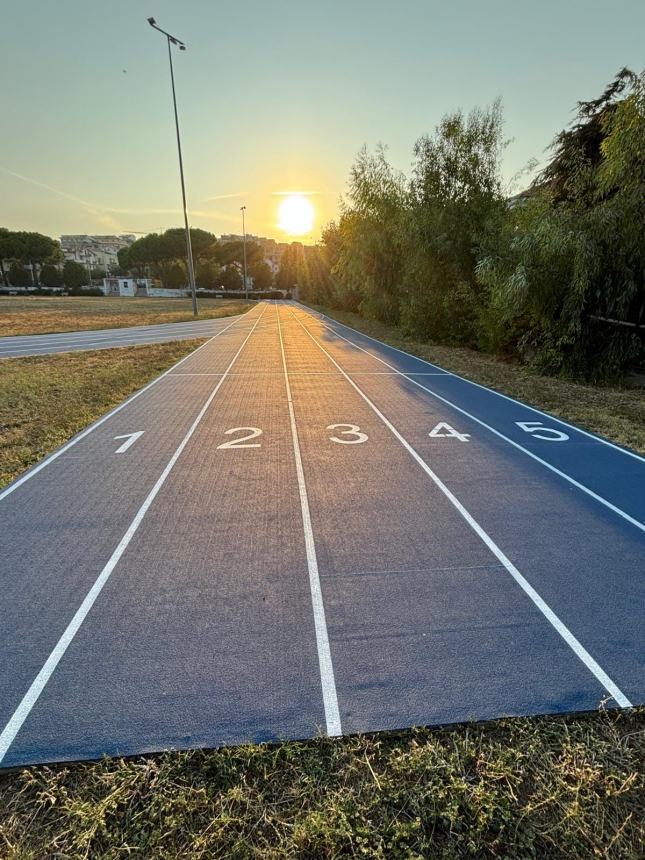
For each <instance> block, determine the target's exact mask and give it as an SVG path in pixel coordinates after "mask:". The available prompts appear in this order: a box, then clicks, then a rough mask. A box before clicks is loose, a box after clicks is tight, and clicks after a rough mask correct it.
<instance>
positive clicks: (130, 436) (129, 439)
mask: <svg viewBox="0 0 645 860" xmlns="http://www.w3.org/2000/svg"><path fill="white" fill-rule="evenodd" d="M145 432H146V431H145V430H139V431H138V432H137V433H124V434H123V436H115V437H114V438H115V439H125V442H124V443H123V445H119V447H118V448H117V449H116V451H115V452H114V453H115V454H124V453H125V452H126V451H127V450H128V448H129V447H130V445H134V443H135V442H136V441H137V439H138V438H139V436H143V434H144V433H145Z"/></svg>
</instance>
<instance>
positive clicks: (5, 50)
mask: <svg viewBox="0 0 645 860" xmlns="http://www.w3.org/2000/svg"><path fill="white" fill-rule="evenodd" d="M2 8H3V11H2V19H3V25H2V29H3V44H2V48H1V49H0V80H1V81H2V82H3V84H2V88H1V90H0V106H1V108H0V116H1V117H2V129H1V133H0V225H1V226H5V227H8V228H10V229H14V230H37V231H39V232H43V233H46V234H48V235H50V236H54V237H58V236H60V235H61V234H64V233H115V232H116V233H120V232H135V233H147V232H151V231H159V230H162V229H164V230H165V229H167V228H168V227H172V226H178V225H180V224H181V223H182V215H181V191H180V186H179V175H178V168H177V150H176V141H175V133H174V123H173V115H172V101H171V91H170V79H169V71H168V56H167V48H166V43H165V39H163V37H162V36H161V35H160V34H159V33H156V32H154V31H153V30H152V29H151V28H150V27H149V26H148V24H147V22H146V18H147V17H149V16H151V15H152V16H154V17H155V18H156V20H157V23H158V24H159V25H160V26H161V27H163V28H164V29H166V30H169V31H170V32H171V33H173V34H175V35H176V36H178V37H179V38H180V39H182V40H183V41H185V42H186V44H187V46H188V50H187V51H186V52H181V53H180V52H175V54H174V63H175V79H176V86H177V97H178V105H179V118H180V124H181V131H182V143H183V149H184V165H185V174H186V188H187V196H188V205H189V210H190V216H189V217H190V221H191V224H192V226H194V227H200V228H202V229H205V230H210V231H212V232H214V233H216V234H217V235H219V234H221V233H241V227H242V224H241V212H240V206H242V205H245V206H246V207H247V208H246V229H247V231H248V232H249V233H252V234H255V235H261V236H270V237H273V238H276V239H279V240H287V239H289V238H292V237H289V236H287V234H286V233H285V232H284V231H283V230H281V229H280V227H279V226H278V224H279V218H278V212H277V209H278V206H279V204H280V203H281V202H282V201H283V199H284V197H282V196H281V193H282V192H285V191H287V192H307V194H308V195H309V200H310V201H311V203H312V205H313V207H314V212H315V221H314V225H313V228H312V229H311V232H310V234H309V235H306V236H303V237H302V239H303V240H304V241H310V240H311V241H315V240H317V239H318V237H319V235H320V229H321V227H323V226H324V225H325V224H326V223H327V222H328V221H330V220H331V219H333V218H334V217H335V216H336V215H337V211H338V204H339V199H340V196H341V194H343V193H344V191H345V188H346V182H347V177H348V175H349V170H350V167H351V164H352V162H353V160H354V158H355V156H356V154H357V152H358V151H359V149H360V148H361V147H362V146H363V145H364V144H366V145H367V146H368V147H369V148H374V147H375V146H376V145H377V144H379V143H383V144H385V145H386V146H387V147H388V153H389V157H390V160H391V162H392V163H393V164H394V166H395V167H397V168H399V169H401V170H403V171H405V172H406V173H409V172H410V166H411V162H412V151H413V146H414V142H415V140H416V139H417V138H418V137H420V136H421V135H423V134H426V133H431V132H432V131H433V130H434V128H435V126H436V125H437V123H438V122H439V121H440V119H441V117H442V115H444V114H445V113H447V112H449V111H452V110H455V109H457V108H462V109H464V110H468V109H470V108H471V107H473V106H475V105H482V106H483V105H487V104H490V103H491V102H492V101H493V100H494V99H495V98H496V97H498V96H500V97H501V99H502V103H503V107H504V116H505V135H506V137H507V138H508V139H509V140H510V141H511V142H510V144H509V146H508V147H507V149H506V151H505V156H504V164H503V173H504V180H505V183H507V186H508V189H509V192H510V191H517V190H520V188H521V187H522V186H523V185H525V184H527V182H528V181H529V179H530V176H527V175H526V174H524V175H522V176H520V178H519V179H515V184H513V177H515V176H516V175H517V174H518V172H520V171H522V170H523V168H524V167H525V166H526V165H527V164H528V163H529V162H530V160H531V159H537V160H538V161H539V162H540V163H541V164H544V162H545V160H546V158H547V156H548V153H547V152H545V150H546V148H547V147H548V145H549V143H550V142H551V140H552V139H553V137H554V135H555V134H556V133H557V132H558V131H559V130H560V129H561V128H563V127H564V126H565V125H566V124H567V123H568V122H570V120H571V118H572V116H573V109H574V107H575V104H576V102H577V101H578V100H580V99H583V100H584V99H589V98H593V97H595V96H597V95H598V94H599V93H600V92H601V91H602V89H603V88H604V86H605V84H606V83H608V81H609V80H611V78H612V77H613V76H614V74H615V73H616V72H617V71H618V70H619V69H620V68H621V67H622V66H625V65H626V66H629V67H631V68H632V69H634V70H635V71H639V70H641V69H642V68H643V66H644V65H645V63H644V62H643V60H644V57H645V42H644V40H643V33H644V32H645V2H644V0H614V2H611V3H609V2H607V0H602V2H598V0H557V2H555V0H533V2H528V0H397V2H385V0H325V2H320V0H301V2H295V0H273V2H267V0H244V2H227V3H220V2H215V0H181V2H180V0H109V2H107V0H103V2H99V0H56V2H52V0H3V5H2Z"/></svg>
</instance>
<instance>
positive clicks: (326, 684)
mask: <svg viewBox="0 0 645 860" xmlns="http://www.w3.org/2000/svg"><path fill="white" fill-rule="evenodd" d="M276 318H277V320H278V334H279V335H280V350H281V353H282V369H283V371H284V384H285V387H286V390H287V402H288V404H289V420H290V423H291V440H292V442H293V456H294V459H295V463H296V474H297V476H298V491H299V493H300V509H301V511H302V526H303V531H304V536H305V549H306V552H307V567H308V568H309V587H310V590H311V603H312V606H313V612H314V627H315V630H316V645H317V648H318V666H319V669H320V682H321V685H322V694H323V704H324V708H325V721H326V723H327V734H328V735H341V734H342V728H341V724H340V711H339V709H338V695H337V693H336V681H335V678H334V665H333V663H332V659H331V649H330V647H329V635H328V633H327V621H326V619H325V605H324V602H323V596H322V589H321V587H320V575H319V572H318V559H317V556H316V544H315V541H314V532H313V527H312V525H311V512H310V510H309V497H308V496H307V485H306V483H305V473H304V469H303V468H302V456H301V454H300V442H299V440H298V428H297V426H296V416H295V412H294V408H293V399H292V397H291V385H290V383H289V372H288V371H287V359H286V357H285V353H284V341H283V339H282V326H281V325H280V311H279V309H278V305H277V304H276Z"/></svg>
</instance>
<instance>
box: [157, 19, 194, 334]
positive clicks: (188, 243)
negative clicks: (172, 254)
mask: <svg viewBox="0 0 645 860" xmlns="http://www.w3.org/2000/svg"><path fill="white" fill-rule="evenodd" d="M148 24H150V26H151V27H152V28H153V29H154V30H157V31H158V32H159V33H162V34H163V35H164V36H165V37H166V39H167V41H168V62H169V63H170V83H171V85H172V104H173V108H174V110H175V130H176V132H177V152H178V154H179V176H180V178H181V199H182V203H183V207H184V226H185V228H186V258H187V261H188V281H189V283H190V294H191V297H192V300H193V316H195V317H196V316H197V291H196V289H195V269H194V266H193V248H192V245H191V241H190V227H189V226H188V212H187V210H186V185H185V183H184V162H183V159H182V156H181V138H180V136H179V117H178V115H177V96H176V95H175V74H174V71H173V67H172V50H171V47H170V46H171V44H172V45H177V47H178V48H179V50H180V51H185V50H186V45H185V44H184V43H183V42H182V41H181V40H180V39H177V38H176V37H175V36H171V35H170V33H167V32H166V31H165V30H162V29H161V27H158V26H157V22H156V21H155V19H154V18H148Z"/></svg>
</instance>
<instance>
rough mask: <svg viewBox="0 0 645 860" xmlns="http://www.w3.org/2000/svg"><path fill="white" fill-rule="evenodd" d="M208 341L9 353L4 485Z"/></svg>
mask: <svg viewBox="0 0 645 860" xmlns="http://www.w3.org/2000/svg"><path fill="white" fill-rule="evenodd" d="M202 342H203V341H197V340H189V341H177V342H175V343H159V344H152V345H150V346H131V347H123V348H119V349H104V350H92V351H91V352H64V353H60V354H58V355H45V356H34V357H29V358H10V359H4V360H3V361H2V362H0V486H3V485H5V484H8V483H9V481H11V480H13V479H14V478H16V477H17V476H18V475H19V474H20V473H21V472H23V471H24V470H25V469H26V468H27V467H29V466H31V465H33V464H34V463H36V462H38V460H41V459H42V458H43V457H44V456H45V455H46V454H48V453H49V452H50V451H53V450H54V449H55V448H57V447H58V446H59V445H62V444H63V443H64V442H66V441H67V440H68V439H69V438H70V437H71V436H73V435H74V434H75V433H77V432H78V431H79V430H82V429H83V428H84V427H86V426H87V425H88V424H90V423H91V422H92V421H94V420H96V419H97V418H99V417H100V416H101V415H103V414H104V413H105V412H107V411H108V410H109V409H111V408H112V407H113V406H116V405H117V404H118V403H121V402H122V401H123V400H125V398H126V397H128V396H129V395H130V394H132V393H133V392H134V391H136V390H137V389H139V388H141V387H142V386H143V385H145V383H146V382H149V381H150V380H151V379H153V378H154V377H155V376H157V375H158V374H159V373H161V371H163V370H165V369H166V368H168V367H170V365H172V364H174V363H175V362H176V361H179V359H180V358H182V357H183V356H184V355H186V354H187V353H189V352H190V351H191V350H193V349H195V347H196V346H198V345H199V344H200V343H202ZM1 856H2V855H1V854H0V857H1Z"/></svg>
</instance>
